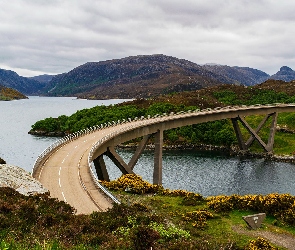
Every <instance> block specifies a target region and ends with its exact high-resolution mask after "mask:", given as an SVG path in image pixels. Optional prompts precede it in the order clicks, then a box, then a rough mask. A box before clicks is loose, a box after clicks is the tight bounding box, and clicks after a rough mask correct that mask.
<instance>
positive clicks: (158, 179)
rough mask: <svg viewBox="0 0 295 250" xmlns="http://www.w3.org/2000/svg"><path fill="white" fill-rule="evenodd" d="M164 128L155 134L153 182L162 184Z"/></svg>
mask: <svg viewBox="0 0 295 250" xmlns="http://www.w3.org/2000/svg"><path fill="white" fill-rule="evenodd" d="M162 156H163V130H158V132H157V133H156V134H155V155H154V173H153V184H156V185H162Z"/></svg>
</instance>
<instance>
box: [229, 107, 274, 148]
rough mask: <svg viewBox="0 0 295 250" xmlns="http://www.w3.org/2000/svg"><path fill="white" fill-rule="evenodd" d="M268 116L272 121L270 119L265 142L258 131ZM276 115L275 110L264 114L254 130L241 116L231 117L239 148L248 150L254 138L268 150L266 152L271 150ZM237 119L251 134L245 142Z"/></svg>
mask: <svg viewBox="0 0 295 250" xmlns="http://www.w3.org/2000/svg"><path fill="white" fill-rule="evenodd" d="M270 117H271V118H272V121H271V125H270V131H269V136H268V142H267V144H266V143H265V142H264V141H263V140H262V139H261V138H260V136H259V135H258V133H259V131H260V130H261V129H262V127H263V126H264V125H265V123H266V122H267V121H268V119H269V118H270ZM277 117H278V114H277V113H276V112H275V113H271V114H268V115H266V116H265V117H264V119H263V120H262V121H261V122H260V124H259V125H258V127H257V128H256V129H255V130H254V129H253V128H251V126H250V125H249V124H248V123H247V122H246V120H245V119H244V118H243V117H240V116H238V117H236V118H232V119H231V120H232V123H233V127H234V130H235V133H236V136H237V139H238V144H239V147H240V149H241V150H248V149H249V147H250V146H251V145H252V143H253V142H254V140H257V141H258V143H259V144H260V145H261V147H262V148H263V149H264V150H265V151H266V152H268V153H270V152H272V151H273V144H274V136H275V131H276V125H277ZM238 121H240V123H241V124H242V125H243V126H244V127H245V128H246V129H247V131H248V132H249V133H250V135H251V136H250V138H249V139H248V140H247V142H245V141H244V139H243V136H242V133H241V130H240V127H239V123H238Z"/></svg>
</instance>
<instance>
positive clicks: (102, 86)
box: [47, 55, 230, 99]
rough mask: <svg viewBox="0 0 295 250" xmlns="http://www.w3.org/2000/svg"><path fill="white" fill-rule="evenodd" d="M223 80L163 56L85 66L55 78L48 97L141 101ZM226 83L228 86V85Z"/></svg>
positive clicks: (209, 72) (194, 66) (211, 84)
mask: <svg viewBox="0 0 295 250" xmlns="http://www.w3.org/2000/svg"><path fill="white" fill-rule="evenodd" d="M223 82H227V79H226V78H224V77H222V76H220V75H217V74H215V73H214V72H211V71H208V70H206V69H204V68H202V66H200V65H197V64H195V63H192V62H189V61H186V60H182V59H177V58H175V57H170V56H165V55H151V56H134V57H127V58H123V59H116V60H109V61H101V62H88V63H86V64H84V65H81V66H79V67H77V68H75V69H73V70H71V71H70V72H68V73H66V74H62V75H58V76H56V77H54V78H53V79H52V81H51V82H50V83H49V86H48V87H47V90H48V91H49V93H50V95H54V96H59V95H61V96H63V95H77V96H78V97H80V98H89V99H108V98H145V97H150V96H156V95H159V94H165V93H170V92H179V91H188V90H195V89H201V88H204V87H209V86H214V85H217V84H220V83H223ZM229 83H230V82H229Z"/></svg>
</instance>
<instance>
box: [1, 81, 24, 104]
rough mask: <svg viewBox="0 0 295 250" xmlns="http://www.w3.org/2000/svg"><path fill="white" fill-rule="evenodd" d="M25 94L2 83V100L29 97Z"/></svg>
mask: <svg viewBox="0 0 295 250" xmlns="http://www.w3.org/2000/svg"><path fill="white" fill-rule="evenodd" d="M27 98H28V97H26V96H25V95H23V94H22V93H20V92H18V91H17V90H15V89H12V88H8V87H5V86H3V85H1V84H0V101H10V100H17V99H27Z"/></svg>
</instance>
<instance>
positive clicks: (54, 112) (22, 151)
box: [0, 97, 295, 196]
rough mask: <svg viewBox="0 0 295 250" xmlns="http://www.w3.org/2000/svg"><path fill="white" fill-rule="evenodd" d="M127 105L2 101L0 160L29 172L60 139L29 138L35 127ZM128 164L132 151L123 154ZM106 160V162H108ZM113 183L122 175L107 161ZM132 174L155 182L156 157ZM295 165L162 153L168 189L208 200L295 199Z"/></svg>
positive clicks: (66, 99)
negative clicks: (235, 197)
mask: <svg viewBox="0 0 295 250" xmlns="http://www.w3.org/2000/svg"><path fill="white" fill-rule="evenodd" d="M122 101H124V100H83V99H76V98H72V97H29V99H26V100H17V101H9V102H4V101H2V102H0V115H1V116H0V117H1V122H0V157H1V158H3V159H4V160H5V161H6V162H7V163H8V164H12V165H16V166H19V167H21V168H23V169H25V170H27V171H31V170H32V167H33V164H34V162H35V159H36V158H37V157H38V155H39V154H40V153H41V152H42V151H43V150H44V149H45V148H47V147H48V146H49V145H50V144H52V143H53V142H54V141H56V140H57V138H48V137H37V136H32V135H29V134H28V131H29V130H30V128H31V125H32V124H34V123H35V122H36V121H38V120H40V119H44V118H46V117H58V116H60V115H71V114H72V113H74V112H76V111H77V110H80V109H84V108H90V107H94V106H96V105H110V104H116V103H119V102H122ZM119 153H120V155H121V156H122V157H123V158H124V159H126V161H128V159H130V158H131V156H132V151H130V150H119ZM106 160H107V159H106ZM107 168H108V171H109V173H110V177H111V179H114V178H117V177H119V176H120V174H121V173H120V171H119V170H118V169H117V168H116V167H115V166H114V165H113V164H112V162H110V161H109V160H107ZM134 171H135V172H136V173H137V174H139V175H141V176H142V177H143V178H144V179H145V180H147V181H149V182H152V171H153V152H152V151H146V152H145V153H144V154H143V155H142V157H141V158H140V160H139V162H138V164H137V165H136V166H135V169H134ZM294 179H295V165H293V164H290V163H280V162H271V161H265V160H263V159H242V158H239V157H229V156H226V155H223V154H220V153H216V152H198V151H195V150H181V151H177V150H169V151H164V153H163V185H164V187H165V188H170V189H186V190H188V191H193V192H197V193H200V194H202V195H204V196H210V195H218V194H234V193H235V194H268V193H276V192H277V193H290V194H292V195H295V184H294V181H293V180H294Z"/></svg>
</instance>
